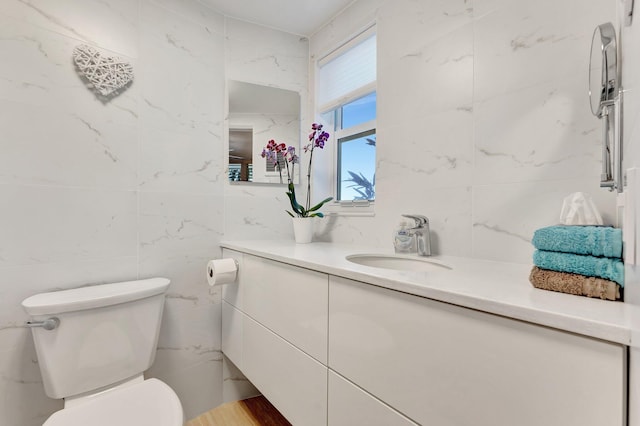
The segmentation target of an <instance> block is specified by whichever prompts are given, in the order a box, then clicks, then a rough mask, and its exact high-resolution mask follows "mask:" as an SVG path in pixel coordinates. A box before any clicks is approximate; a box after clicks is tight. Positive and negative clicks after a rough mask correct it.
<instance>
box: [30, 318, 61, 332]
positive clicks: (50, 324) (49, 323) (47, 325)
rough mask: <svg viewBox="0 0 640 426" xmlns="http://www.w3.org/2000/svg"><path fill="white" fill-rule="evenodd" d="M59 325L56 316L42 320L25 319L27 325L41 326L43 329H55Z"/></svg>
mask: <svg viewBox="0 0 640 426" xmlns="http://www.w3.org/2000/svg"><path fill="white" fill-rule="evenodd" d="M59 325H60V320H59V319H58V318H56V317H51V318H47V319H46V320H44V321H33V322H32V321H27V327H31V328H33V327H42V328H44V329H45V330H55V329H56V328H58V326H59Z"/></svg>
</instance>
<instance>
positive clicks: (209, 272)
mask: <svg viewBox="0 0 640 426" xmlns="http://www.w3.org/2000/svg"><path fill="white" fill-rule="evenodd" d="M233 262H234V263H235V264H236V269H239V268H240V264H239V263H238V261H237V260H235V259H233ZM207 274H208V275H209V278H213V269H209V270H208V271H207Z"/></svg>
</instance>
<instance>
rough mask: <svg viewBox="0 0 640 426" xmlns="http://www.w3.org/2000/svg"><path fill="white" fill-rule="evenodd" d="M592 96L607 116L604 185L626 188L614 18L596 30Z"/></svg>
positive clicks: (597, 108)
mask: <svg viewBox="0 0 640 426" xmlns="http://www.w3.org/2000/svg"><path fill="white" fill-rule="evenodd" d="M589 98H590V102H591V112H593V115H595V116H596V117H598V118H600V119H603V120H604V121H603V125H602V174H601V176H600V187H602V188H609V190H610V191H618V192H622V187H623V178H622V143H621V141H622V138H621V129H622V126H621V124H622V123H621V117H622V114H621V113H622V111H621V110H620V104H621V102H622V88H621V87H620V79H619V78H618V55H617V45H616V30H615V28H614V27H613V24H611V23H610V22H607V23H605V24H602V25H598V26H597V27H596V29H595V31H594V32H593V39H592V41H591V59H590V61H589Z"/></svg>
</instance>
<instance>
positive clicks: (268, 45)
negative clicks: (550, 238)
mask: <svg viewBox="0 0 640 426" xmlns="http://www.w3.org/2000/svg"><path fill="white" fill-rule="evenodd" d="M616 4H617V2H616V1H615V0H599V1H596V0H591V1H589V2H588V4H585V2H583V1H579V0H561V1H554V0H543V1H538V2H531V1H524V0H517V1H516V2H513V1H506V0H454V1H451V0H394V1H391V0H359V1H356V2H355V3H353V4H352V6H351V7H349V8H348V9H346V10H345V11H344V12H343V13H342V14H341V15H339V16H337V17H336V18H335V19H334V20H332V21H331V22H329V23H328V24H327V26H326V27H325V28H323V29H321V30H320V31H319V32H318V33H316V34H315V35H313V37H312V38H311V40H307V39H306V38H301V37H300V36H296V35H291V34H284V33H282V32H279V31H274V30H272V29H267V28H263V27H259V26H256V25H253V24H249V23H246V22H242V21H238V20H235V19H231V18H225V17H223V16H222V15H220V14H218V13H215V12H214V11H212V10H210V9H208V8H206V7H204V6H202V5H201V4H200V3H198V2H196V1H193V0H138V1H133V2H132V1H129V0H114V1H109V2H104V1H100V0H69V1H66V2H50V1H46V0H3V1H2V3H1V4H0V63H1V64H2V66H1V67H0V128H1V129H2V136H0V152H1V153H2V155H0V199H2V200H3V203H2V206H3V208H2V210H1V211H2V212H1V213H0V394H1V395H5V397H4V398H1V399H0V424H2V425H3V426H4V425H6V426H32V425H39V424H41V423H42V421H43V420H44V419H45V418H46V417H47V416H48V415H49V414H50V413H51V412H52V411H54V410H56V409H58V408H59V407H60V403H59V402H56V401H52V400H50V399H48V398H47V397H46V396H45V395H44V392H43V391H42V384H41V380H40V375H39V372H38V369H37V364H36V357H35V352H34V349H33V343H32V342H31V337H30V336H29V334H28V331H27V330H25V329H24V328H22V327H20V325H21V324H22V323H23V322H24V321H25V320H26V316H25V315H24V313H23V312H22V310H21V308H20V307H19V303H20V301H21V300H22V299H24V298H25V297H27V296H29V295H31V294H34V293H37V292H41V291H45V290H51V289H54V288H66V287H73V286H77V285H82V284H85V283H88V282H91V283H97V282H109V281H118V280H126V279H131V278H135V277H137V276H139V277H148V276H152V275H163V276H167V277H169V278H171V280H172V286H171V288H170V290H169V296H168V299H167V305H166V311H165V312H166V313H165V317H164V320H163V328H162V333H161V336H160V343H159V350H158V355H157V358H156V363H155V365H154V367H153V368H152V370H151V371H150V373H151V375H154V376H157V377H160V378H161V379H163V380H165V381H167V382H168V383H169V384H170V385H171V386H172V387H173V388H174V389H176V391H177V392H178V393H179V395H180V397H181V399H182V401H183V404H184V406H185V410H186V414H187V416H188V417H193V416H195V415H196V414H198V413H200V412H202V411H205V410H208V409H210V408H211V407H213V406H216V405H218V404H220V403H221V402H222V401H223V399H224V398H223V381H224V380H236V379H238V380H243V379H242V378H241V377H239V378H238V374H237V372H236V371H230V370H228V371H226V372H225V371H223V367H222V364H223V363H222V358H223V357H222V355H221V352H220V310H221V308H220V294H219V292H218V290H217V289H216V290H213V291H211V290H210V289H209V288H208V287H207V286H206V285H205V283H204V279H203V278H204V277H203V275H202V269H203V265H204V263H205V261H206V260H207V259H209V258H211V257H217V256H219V255H220V251H219V247H218V242H219V241H220V239H221V238H223V236H224V238H227V239H247V238H291V233H292V231H291V225H290V222H289V220H288V216H286V214H285V213H284V210H285V209H287V208H288V200H287V199H286V196H285V194H284V188H283V187H282V186H277V185H276V186H248V185H229V184H228V183H227V182H226V171H225V170H224V169H225V165H226V161H225V153H226V145H225V141H226V139H225V132H226V129H227V123H226V122H225V119H226V117H225V114H226V111H225V86H224V85H225V80H226V78H229V79H234V80H244V81H248V82H252V83H258V84H270V85H275V86H277V87H282V88H285V89H289V90H296V91H299V92H300V94H301V100H302V116H303V126H302V131H301V139H302V140H304V137H305V136H306V129H307V127H308V125H309V123H310V121H311V118H312V113H311V111H312V101H313V100H312V97H311V96H310V94H312V93H313V90H312V88H311V90H310V89H309V85H308V83H309V81H310V79H311V78H312V76H313V69H310V68H309V57H310V55H311V58H312V59H313V58H316V57H318V56H320V55H322V54H325V53H327V52H328V51H329V50H330V49H331V48H333V47H335V46H336V45H338V44H339V43H340V42H342V41H344V40H345V39H347V38H348V37H350V36H352V35H354V34H355V33H357V32H358V31H360V30H362V29H363V28H365V27H366V26H367V25H368V24H369V23H371V22H373V21H375V20H377V22H378V40H379V57H380V65H379V70H378V71H379V77H378V96H379V98H378V99H379V118H378V133H379V137H378V141H379V144H378V154H379V156H378V160H377V161H378V171H377V174H378V175H377V181H378V188H377V194H378V201H377V203H376V204H377V205H376V216H375V217H330V218H326V219H324V220H322V221H320V222H319V224H318V225H319V226H318V230H317V238H318V239H324V240H333V241H346V242H352V243H354V244H363V243H369V244H373V245H376V246H381V247H390V244H391V232H392V230H393V228H394V227H395V225H396V223H397V222H398V220H399V215H400V214H401V213H421V214H426V215H427V216H429V217H430V219H431V224H432V229H433V242H434V250H435V251H436V252H439V253H445V254H452V255H460V256H476V257H482V258H488V259H498V260H509V261H514V262H522V263H528V262H530V254H531V248H530V244H529V242H528V240H529V239H530V237H531V233H532V232H533V230H534V229H535V228H536V227H539V226H543V225H547V224H550V223H553V222H554V221H555V220H556V219H555V218H556V216H557V214H558V213H559V209H560V204H561V199H562V197H563V196H564V195H566V194H567V193H569V192H573V191H578V190H581V191H588V192H590V193H591V194H592V195H594V197H595V198H596V201H597V202H598V204H599V207H600V209H601V210H602V211H603V213H604V214H605V217H606V218H608V219H609V220H610V221H611V220H613V212H614V208H613V197H612V196H610V194H608V193H606V192H604V191H602V190H600V189H598V188H597V182H598V173H599V165H598V161H599V155H598V154H599V150H598V138H599V123H598V122H597V121H596V120H595V119H594V118H593V117H592V116H591V114H590V111H589V109H588V104H587V96H586V67H587V66H586V63H587V60H588V52H589V43H590V41H591V33H592V31H593V28H594V27H595V25H597V24H599V23H602V22H606V21H612V22H615V19H616ZM637 28H638V25H637V24H636V25H635V26H634V27H630V28H629V29H625V30H623V33H622V41H623V55H624V58H625V59H624V64H625V65H624V68H623V73H624V76H625V77H624V83H625V88H626V92H625V96H626V100H625V115H626V116H628V117H630V118H629V119H626V120H625V141H626V144H627V147H626V152H627V153H628V155H627V159H630V158H632V159H634V160H633V162H634V164H635V163H637V161H636V160H637V159H638V158H640V157H639V156H638V150H637V148H635V147H634V145H633V144H630V143H629V141H631V140H634V139H636V136H637V133H638V131H639V130H638V126H636V125H635V124H633V123H636V122H637V121H638V120H635V119H634V117H636V116H637V115H638V111H640V108H638V105H640V104H639V103H638V102H637V98H638V97H637V96H635V93H636V90H637V89H638V88H637V87H636V86H637V83H638V81H640V80H638V79H637V78H635V77H634V76H635V75H636V74H638V73H637V72H635V70H636V69H637V68H639V67H640V62H638V60H637V59H638V56H637V55H633V54H632V53H633V52H634V49H635V48H636V47H637V44H638V41H639V40H640V38H638V34H639V33H638V31H637ZM83 42H87V43H89V44H91V45H94V46H95V47H97V48H99V49H100V50H101V51H104V52H105V53H106V54H109V55H115V56H119V57H122V58H124V59H127V60H129V61H131V62H132V63H133V65H134V67H135V75H136V78H135V80H134V82H133V84H132V85H131V86H130V87H129V88H128V90H127V91H125V92H124V93H122V94H121V95H120V96H118V97H117V98H115V99H113V100H111V101H109V102H106V103H104V102H101V101H100V100H98V99H97V98H96V97H95V96H93V94H92V93H91V92H89V91H88V90H87V89H86V88H85V86H84V83H83V81H82V80H81V79H80V78H78V76H77V75H76V73H75V72H74V68H73V64H72V61H71V52H72V51H73V48H74V47H75V46H76V45H77V44H80V43H83ZM625 42H626V43H625ZM225 63H226V69H225ZM636 145H637V144H636ZM323 155H324V156H325V157H326V154H325V153H323ZM324 160H325V161H330V160H327V159H324ZM320 162H322V161H319V162H318V164H319V163H320ZM636 165H638V164H636ZM315 176H316V177H319V176H320V174H316V175H315ZM303 180H304V179H303ZM317 183H319V182H317ZM314 188H315V190H316V191H317V192H316V193H317V195H318V197H320V196H322V195H324V194H323V192H322V186H321V185H315V186H314Z"/></svg>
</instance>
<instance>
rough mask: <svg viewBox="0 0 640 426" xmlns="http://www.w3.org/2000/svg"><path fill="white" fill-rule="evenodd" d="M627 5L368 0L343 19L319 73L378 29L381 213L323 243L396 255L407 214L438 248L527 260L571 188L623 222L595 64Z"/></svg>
mask: <svg viewBox="0 0 640 426" xmlns="http://www.w3.org/2000/svg"><path fill="white" fill-rule="evenodd" d="M617 3H618V2H616V1H615V0H597V1H596V0H591V1H588V2H586V3H585V2H584V1H580V0H561V1H556V0H542V1H536V2H531V1H525V0H516V1H507V0H453V1H443V0H417V1H416V0H398V1H390V0H387V1H384V0H375V1H374V0H367V1H365V0H360V1H357V2H355V3H354V4H353V5H352V6H351V7H350V8H348V9H346V10H345V11H344V12H343V13H342V14H341V15H338V16H337V17H335V18H334V19H333V20H332V21H331V22H330V23H329V24H328V25H327V26H325V27H324V28H323V29H322V30H320V31H319V32H318V33H316V34H315V35H313V36H312V37H311V40H310V48H311V58H312V66H313V59H314V58H316V57H321V56H322V55H323V54H326V53H327V52H328V51H329V50H330V49H331V48H332V47H335V46H336V45H338V44H339V43H340V42H341V41H344V40H345V39H347V38H348V37H350V36H352V35H353V34H355V33H357V32H358V30H360V29H362V28H363V27H365V26H366V25H367V23H369V22H374V21H376V22H377V32H378V58H379V59H378V61H379V65H378V89H377V90H378V123H377V124H378V133H379V136H378V140H379V144H378V146H377V149H378V151H377V154H378V158H377V179H376V180H377V191H376V192H377V193H376V198H377V199H376V206H375V214H376V217H375V218H373V219H372V218H368V217H338V218H332V219H331V220H329V221H326V223H325V232H326V233H327V237H326V238H327V239H329V240H332V241H341V242H358V243H360V242H362V243H370V244H376V245H378V246H381V247H387V248H389V247H390V246H391V234H392V230H393V229H394V227H395V226H396V225H397V223H398V222H399V220H400V214H402V213H420V214H425V215H427V216H429V218H430V219H431V224H432V230H433V236H434V239H435V241H436V251H437V252H439V253H442V254H449V255H460V256H472V257H479V258H484V259H492V260H501V261H510V262H518V263H530V262H531V254H532V247H531V244H530V242H529V241H530V239H531V236H532V233H533V231H534V230H535V229H537V228H539V227H541V226H546V225H550V224H554V223H557V221H558V216H559V213H560V208H561V206H562V200H563V198H564V196H566V195H567V194H569V193H571V192H575V191H584V192H588V193H590V194H591V195H592V196H593V197H594V199H595V200H596V202H597V204H598V206H599V208H600V210H601V213H603V215H604V217H605V220H606V221H608V222H609V223H614V222H615V220H616V218H615V197H614V196H613V195H612V194H610V193H608V192H606V191H604V190H601V189H600V188H599V187H598V184H599V173H600V169H599V167H600V150H599V149H600V148H599V146H600V145H599V143H600V142H599V138H600V130H599V129H600V127H599V123H598V121H597V119H595V118H594V117H593V116H592V115H591V112H590V109H589V104H588V100H587V99H588V98H587V76H588V75H587V65H588V60H589V52H590V43H591V35H592V33H593V29H594V28H595V26H596V25H598V24H600V23H603V22H606V21H611V22H616V7H617ZM636 74H637V73H636Z"/></svg>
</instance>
